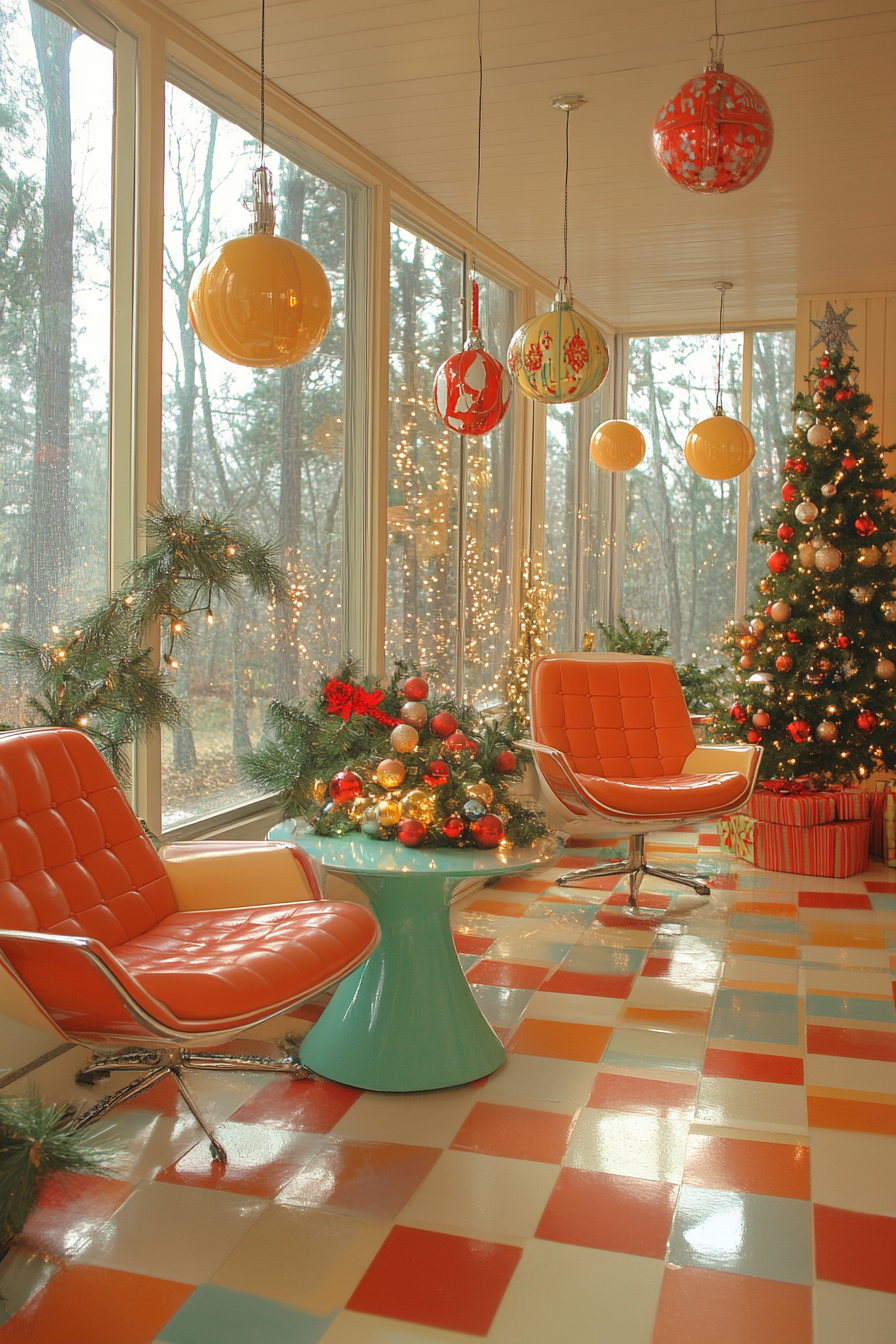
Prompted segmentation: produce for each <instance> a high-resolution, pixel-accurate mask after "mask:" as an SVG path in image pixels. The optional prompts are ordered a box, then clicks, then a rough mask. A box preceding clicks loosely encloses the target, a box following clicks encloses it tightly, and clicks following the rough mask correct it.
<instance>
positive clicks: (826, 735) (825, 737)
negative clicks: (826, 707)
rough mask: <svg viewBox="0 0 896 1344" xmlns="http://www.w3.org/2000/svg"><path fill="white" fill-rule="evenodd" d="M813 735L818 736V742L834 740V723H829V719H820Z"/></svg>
mask: <svg viewBox="0 0 896 1344" xmlns="http://www.w3.org/2000/svg"><path fill="white" fill-rule="evenodd" d="M815 736H816V737H817V738H818V740H819V742H836V741H837V725H836V723H831V721H830V719H822V721H821V723H820V724H819V725H818V727H817V728H816V729H815Z"/></svg>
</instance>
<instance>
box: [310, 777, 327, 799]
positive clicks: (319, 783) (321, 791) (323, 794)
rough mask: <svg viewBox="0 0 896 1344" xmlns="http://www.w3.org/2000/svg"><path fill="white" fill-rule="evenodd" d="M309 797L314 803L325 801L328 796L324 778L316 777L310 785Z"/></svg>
mask: <svg viewBox="0 0 896 1344" xmlns="http://www.w3.org/2000/svg"><path fill="white" fill-rule="evenodd" d="M311 797H312V798H313V799H314V801H315V802H316V803H325V802H326V800H327V797H328V789H327V782H326V780H324V779H316V780H315V781H314V783H313V784H312V785H311Z"/></svg>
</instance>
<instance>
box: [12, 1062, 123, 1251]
mask: <svg viewBox="0 0 896 1344" xmlns="http://www.w3.org/2000/svg"><path fill="white" fill-rule="evenodd" d="M113 1156H114V1154H113V1150H112V1149H111V1148H110V1147H109V1145H108V1144H103V1143H97V1141H96V1139H95V1138H93V1139H92V1138H90V1137H89V1136H85V1135H83V1134H80V1133H78V1132H77V1121H76V1119H75V1114H74V1109H73V1108H72V1107H71V1106H56V1105H45V1104H44V1103H43V1102H42V1101H41V1100H40V1099H39V1097H38V1096H37V1093H36V1092H35V1091H34V1090H33V1089H32V1091H31V1092H30V1093H29V1095H28V1096H27V1097H5V1098H3V1099H0V1244H3V1243H5V1242H8V1241H10V1240H11V1238H13V1237H16V1236H18V1234H19V1233H20V1232H21V1231H22V1228H23V1227H24V1226H25V1223H26V1222H27V1221H28V1215H29V1214H30V1213H31V1210H32V1209H33V1208H34V1204H35V1202H36V1200H37V1198H38V1196H39V1195H40V1192H41V1188H42V1186H44V1185H45V1184H46V1182H47V1179H48V1178H49V1177H50V1176H52V1175H53V1174H54V1173H56V1172H73V1173H79V1174H83V1175H92V1176H100V1175H105V1174H107V1173H108V1171H109V1165H110V1162H111V1160H112V1158H113Z"/></svg>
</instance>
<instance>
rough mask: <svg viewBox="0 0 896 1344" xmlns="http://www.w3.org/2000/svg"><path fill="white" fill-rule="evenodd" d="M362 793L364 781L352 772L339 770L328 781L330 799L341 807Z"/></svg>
mask: <svg viewBox="0 0 896 1344" xmlns="http://www.w3.org/2000/svg"><path fill="white" fill-rule="evenodd" d="M363 792H364V781H363V779H362V778H361V776H360V775H356V774H355V772H354V770H340V771H339V774H338V775H334V776H333V778H332V779H331V780H330V797H331V798H332V799H333V802H334V803H338V804H339V806H340V807H342V806H343V805H344V804H345V803H350V802H351V801H352V799H353V798H359V797H360V796H361V794H362V793H363Z"/></svg>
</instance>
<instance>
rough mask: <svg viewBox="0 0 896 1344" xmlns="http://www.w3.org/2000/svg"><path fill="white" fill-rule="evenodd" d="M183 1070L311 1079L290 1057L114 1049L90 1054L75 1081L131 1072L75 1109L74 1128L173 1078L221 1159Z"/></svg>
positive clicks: (93, 1080)
mask: <svg viewBox="0 0 896 1344" xmlns="http://www.w3.org/2000/svg"><path fill="white" fill-rule="evenodd" d="M184 1069H195V1070H196V1071H197V1072H212V1071H217V1070H221V1071H225V1072H228V1073H280V1074H285V1075H286V1076H287V1077H288V1078H292V1079H293V1080H295V1081H297V1082H298V1081H306V1080H308V1079H311V1078H313V1077H314V1074H313V1073H312V1072H311V1070H310V1069H306V1068H305V1066H304V1065H303V1064H298V1063H297V1062H296V1061H295V1060H294V1059H289V1058H286V1059H270V1058H269V1057H268V1056H267V1055H235V1054H234V1055H231V1054H221V1053H218V1052H215V1051H211V1050H203V1051H199V1050H181V1049H173V1050H156V1049H149V1050H145V1049H140V1048H134V1047H131V1048H129V1049H127V1050H118V1051H116V1052H115V1053H114V1054H108V1055H103V1054H95V1055H94V1056H93V1058H92V1059H91V1060H90V1061H89V1062H88V1063H87V1064H85V1065H84V1067H83V1068H82V1069H80V1070H79V1071H78V1073H77V1074H76V1075H75V1082H76V1083H78V1084H79V1085H80V1086H82V1087H92V1086H93V1085H94V1084H95V1083H98V1082H102V1081H104V1080H105V1079H106V1078H108V1077H109V1075H110V1074H111V1073H113V1072H129V1073H136V1074H137V1077H136V1078H132V1079H131V1081H130V1082H129V1083H125V1085H124V1087H119V1088H118V1089H117V1090H116V1091H115V1092H110V1093H109V1094H108V1096H105V1097H102V1098H101V1099H100V1100H99V1101H98V1102H96V1104H95V1105H93V1106H90V1107H88V1108H87V1110H85V1111H81V1112H80V1114H79V1115H78V1116H77V1117H76V1119H75V1121H74V1128H75V1129H85V1128H86V1127H87V1126H88V1125H92V1124H95V1123H96V1121H97V1120H99V1119H101V1117H102V1116H104V1115H106V1114H107V1112H109V1111H111V1110H112V1108H113V1106H118V1105H120V1103H121V1102H123V1101H130V1100H132V1098H134V1097H139V1096H141V1095H142V1094H143V1093H144V1092H148V1091H149V1089H150V1088H151V1087H155V1085H156V1083H160V1082H161V1081H162V1079H163V1078H167V1077H168V1076H169V1075H170V1076H172V1077H173V1078H174V1081H175V1082H176V1083H177V1086H178V1089H179V1091H180V1094H181V1096H182V1097H183V1099H184V1102H185V1103H186V1105H187V1106H188V1108H189V1110H190V1111H191V1113H192V1115H193V1118H194V1119H195V1121H196V1123H197V1124H198V1125H199V1127H200V1129H201V1130H202V1131H203V1133H204V1134H205V1136H206V1138H207V1139H208V1141H209V1144H210V1145H211V1150H212V1160H213V1161H215V1162H226V1161H227V1153H226V1152H225V1151H224V1148H223V1147H222V1145H221V1144H220V1143H219V1142H218V1140H217V1139H216V1138H215V1136H214V1134H213V1133H212V1131H211V1129H210V1128H209V1126H208V1125H207V1124H206V1122H205V1120H204V1119H203V1118H202V1114H201V1112H200V1111H199V1108H198V1107H197V1105H196V1103H195V1101H194V1100H193V1097H192V1095H191V1093H190V1091H189V1089H188V1087H187V1085H186V1083H185V1082H184V1080H183V1077H182V1072H183V1070H184Z"/></svg>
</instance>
